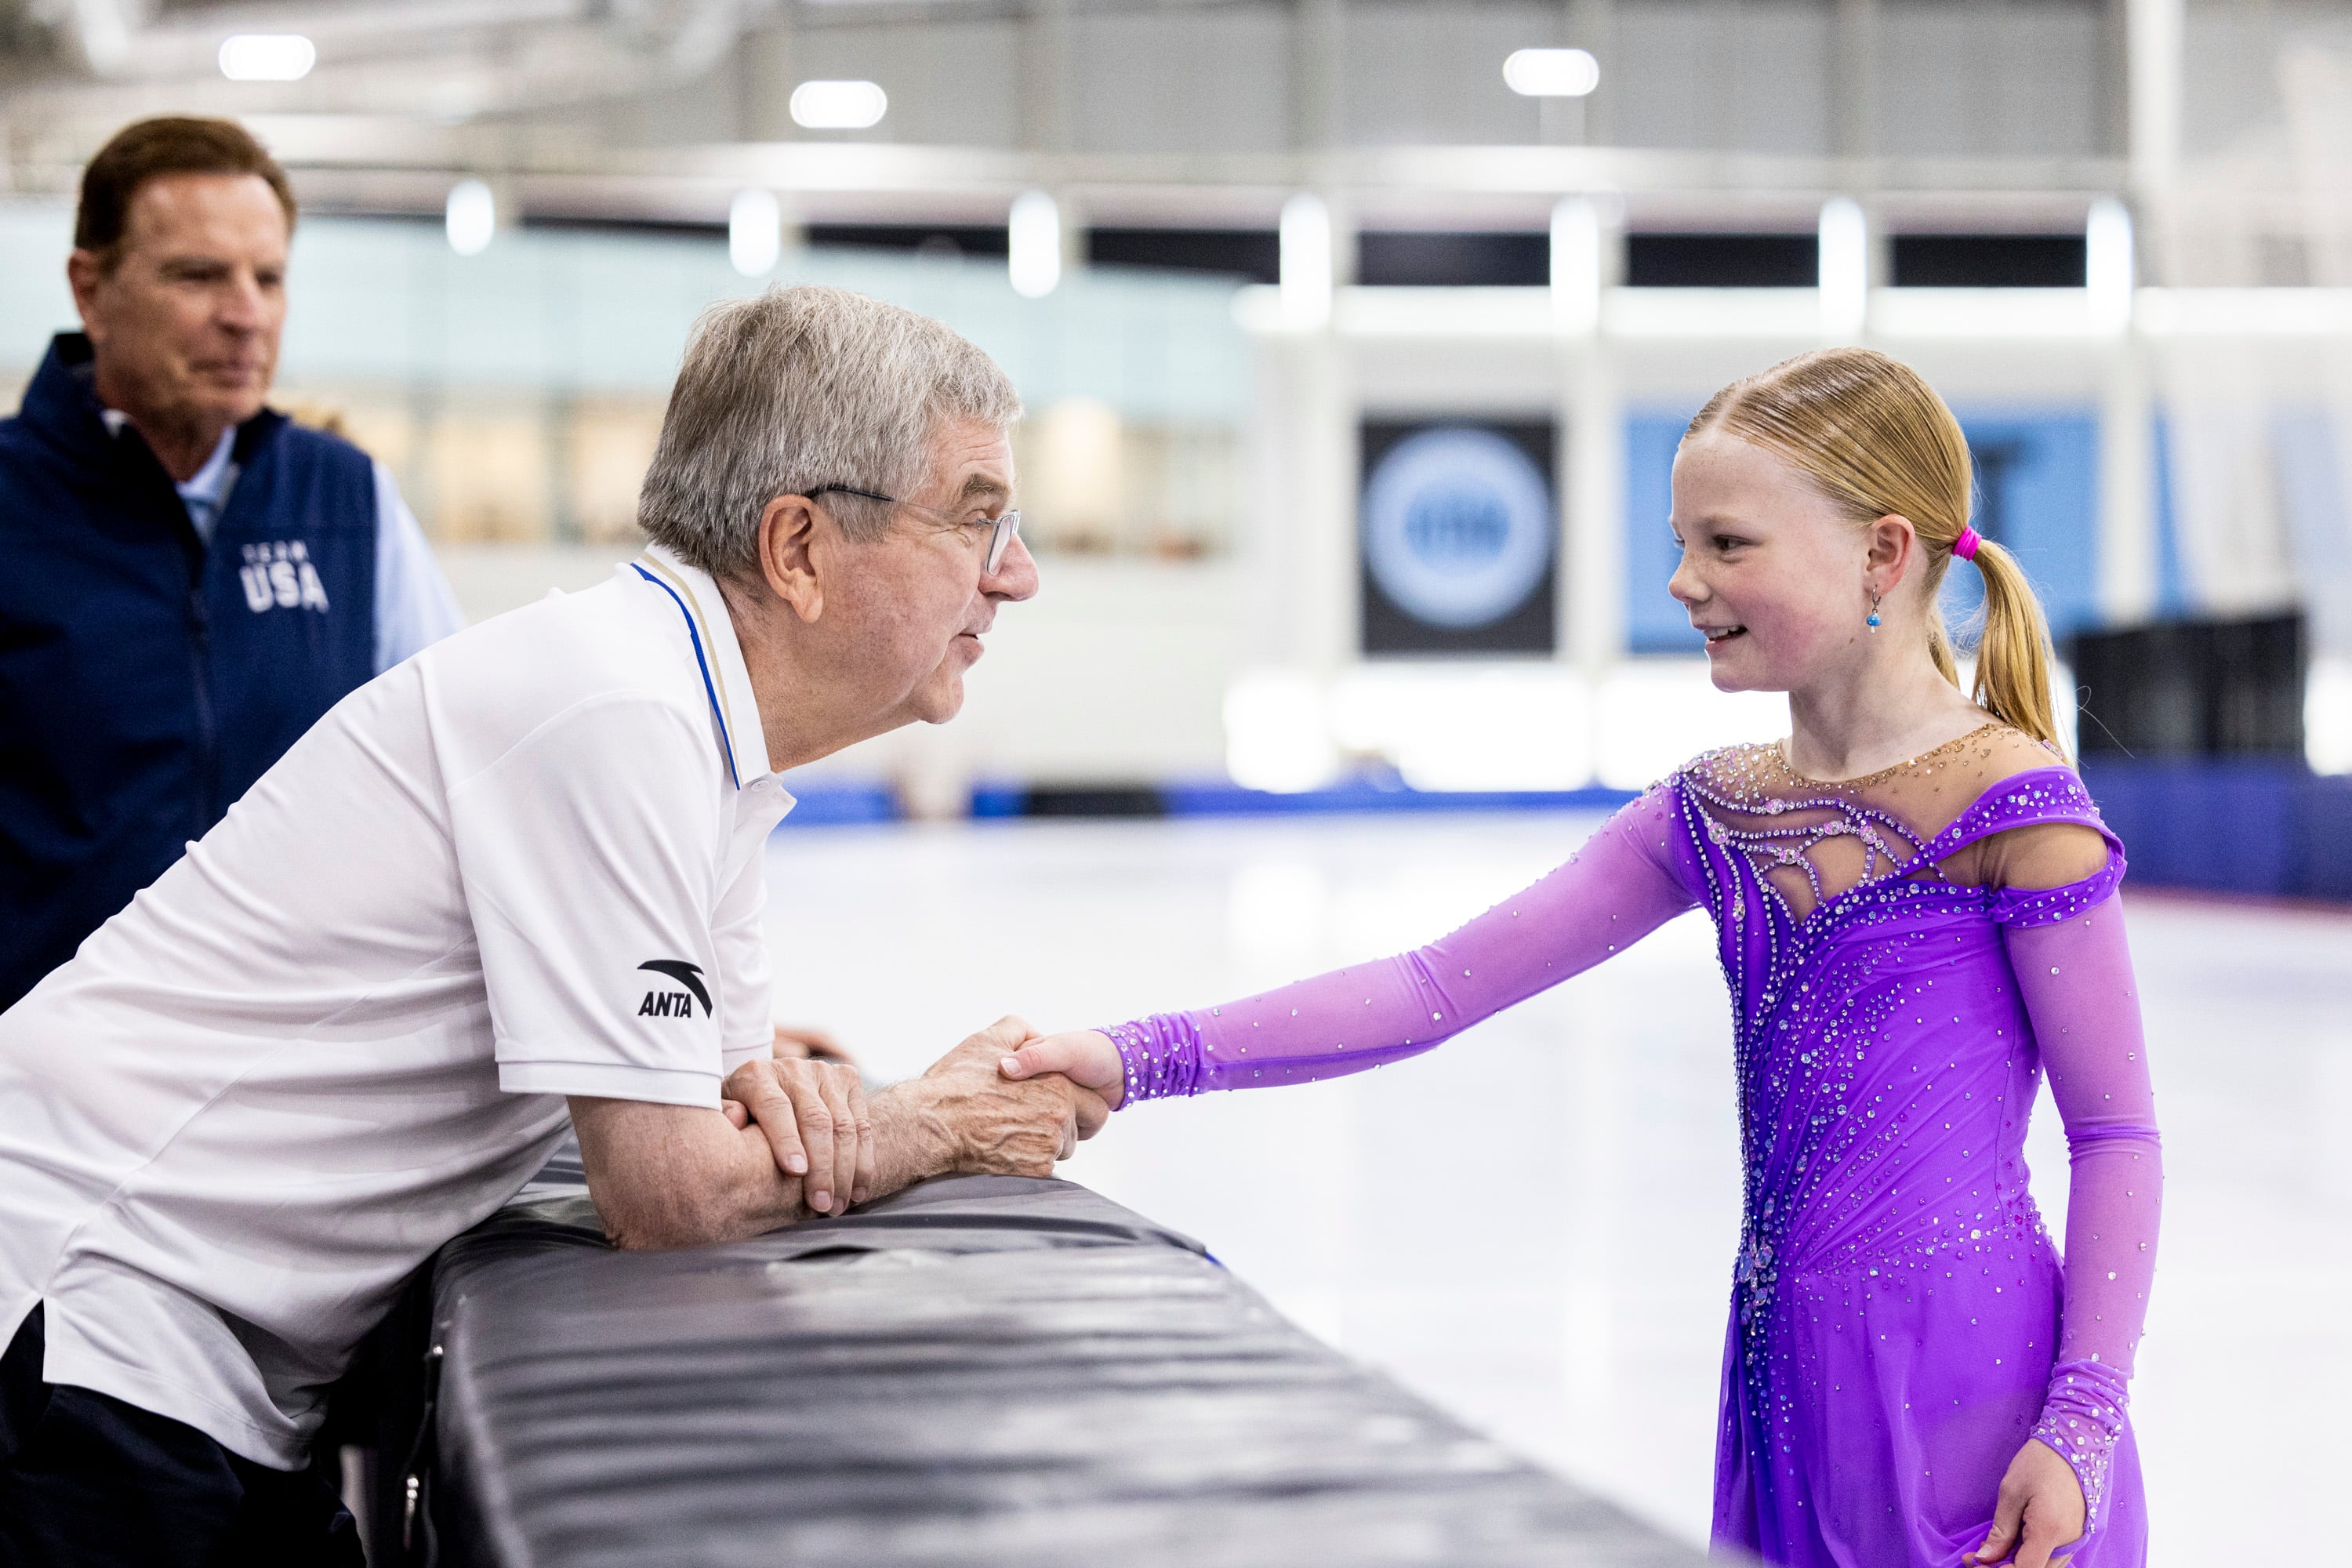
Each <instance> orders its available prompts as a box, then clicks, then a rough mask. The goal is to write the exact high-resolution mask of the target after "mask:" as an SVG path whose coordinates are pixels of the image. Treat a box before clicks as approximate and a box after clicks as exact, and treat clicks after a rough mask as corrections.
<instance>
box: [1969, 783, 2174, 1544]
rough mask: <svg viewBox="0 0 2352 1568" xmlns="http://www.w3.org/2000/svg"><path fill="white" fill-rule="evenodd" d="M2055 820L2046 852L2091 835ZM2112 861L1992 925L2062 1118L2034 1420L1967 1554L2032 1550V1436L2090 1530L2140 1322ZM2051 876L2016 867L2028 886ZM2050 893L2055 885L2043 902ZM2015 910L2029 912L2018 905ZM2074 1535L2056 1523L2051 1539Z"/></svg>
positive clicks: (2147, 1116)
mask: <svg viewBox="0 0 2352 1568" xmlns="http://www.w3.org/2000/svg"><path fill="white" fill-rule="evenodd" d="M2042 831H2052V830H2042ZM2054 831H2055V832H2056V833H2072V834H2076V835H2080V836H2081V837H2080V838H2079V839H2077V840H2076V841H2075V843H2074V845H2073V846H2068V845H2065V844H2063V843H2062V842H2061V841H2059V840H2058V839H2057V838H2055V837H2054V836H2053V839H2052V841H2051V844H2050V847H2049V850H2048V854H2051V855H2060V856H2063V855H2065V854H2067V853H2068V851H2069V849H2070V848H2073V849H2078V850H2079V849H2081V848H2086V847H2087V846H2084V845H2083V844H2082V842H2081V840H2082V839H2088V838H2090V837H2093V835H2091V834H2090V833H2089V831H2088V830H2087V829H2082V828H2074V829H2056V830H2054ZM2101 858H2105V848H2104V846H2102V847H2101ZM2120 871H2121V858H2120V856H2116V857H2115V858H2113V859H2112V860H2110V861H2109V863H2108V864H2107V866H2106V867H2105V868H2104V870H2103V871H2102V872H2100V873H2099V874H2096V875H2095V876H2092V877H2090V878H2086V879H2084V880H2083V881H2080V882H2077V883H2074V884H2072V887H2074V888H2080V889H2084V898H2083V899H2082V900H2080V902H2079V903H2078V902H2076V901H2075V900H2069V899H2066V898H2064V897H2063V895H2064V894H2065V893H2067V892H2068V891H2069V890H2070V889H2069V888H2067V887H2059V888H2055V889H2051V890H2048V891H2037V892H2030V893H2029V892H2027V891H2025V890H2024V889H2018V891H2017V892H2016V893H2015V894H2014V895H2013V899H2014V902H2015V905H2016V908H2017V909H2018V910H2019V911H2021V912H2020V915H2019V918H2017V919H2015V920H2014V921H2011V923H2009V924H2008V926H2007V930H2006V933H2005V935H2006V941H2007V944H2008V948H2009V957H2010V964H2011V968H2012V969H2013V970H2014V971H2015V972H2016V974H2017V984H2018V993H2019V995H2020V997H2021V1000H2022V1001H2023V1002H2024V1004H2025V1008H2026V1012H2027V1015H2028V1016H2030V1017H2031V1018H2032V1022H2033V1035H2034V1039H2035V1040H2036V1042H2037V1043H2038V1044H2039V1046H2040V1047H2041V1051H2042V1065H2043V1067H2044V1068H2046V1069H2047V1070H2048V1072H2049V1075H2050V1092H2051V1097H2052V1099H2053V1100H2055V1101H2056V1102H2057V1106H2058V1114H2059V1116H2060V1118H2061V1119H2062V1120H2063V1121H2064V1122H2065V1125H2066V1144H2067V1151H2068V1163H2069V1171H2070V1175H2069V1181H2068V1187H2067V1192H2068V1197H2067V1205H2066V1257H2065V1264H2066V1269H2065V1310H2064V1314H2063V1319H2062V1321H2061V1324H2060V1331H2059V1341H2058V1352H2057V1361H2056V1364H2055V1365H2054V1366H2053V1368H2052V1370H2051V1378H2050V1388H2049V1393H2048V1394H2047V1396H2046V1399H2045V1402H2044V1404H2043V1405H2042V1419H2041V1422H2040V1424H2039V1425H2038V1426H2035V1428H2034V1431H2033V1437H2032V1440H2031V1441H2030V1442H2029V1443H2028V1445H2027V1448H2028V1452H2026V1453H2024V1454H2021V1455H2020V1456H2019V1459H2018V1462H2017V1464H2016V1465H2013V1466H2012V1467H2011V1474H2010V1478H2009V1479H2008V1480H2007V1481H2004V1483H2003V1485H2002V1488H2001V1497H2000V1500H1999V1501H1998V1503H1997V1512H1996V1515H1995V1519H1994V1526H1993V1532H1992V1536H1991V1537H1990V1538H1989V1539H1988V1540H1987V1542H1985V1544H1984V1546H1982V1547H1980V1548H1979V1550H1978V1552H1977V1553H1976V1554H1975V1556H1974V1560H1975V1561H1978V1562H1981V1563H1999V1562H2002V1561H2005V1560H2006V1559H2007V1552H2009V1551H2011V1550H2013V1551H2015V1552H2016V1554H2017V1555H2016V1561H2017V1562H2019V1563H2026V1562H2028V1561H2030V1560H2031V1559H2032V1552H2030V1551H2029V1547H2030V1546H2032V1545H2035V1544H2038V1543H2035V1542H2032V1541H2031V1537H2032V1534H2033V1531H2032V1521H2033V1512H2034V1504H2033V1501H2032V1500H2031V1499H2030V1498H2029V1497H2028V1496H2027V1495H2026V1494H2027V1492H2028V1491H2029V1490H2031V1487H2030V1486H2029V1485H2028V1484H2027V1481H2026V1476H2027V1474H2028V1473H2029V1472H2036V1473H2040V1474H2043V1475H2047V1474H2049V1473H2050V1471H2049V1468H2048V1466H2047V1463H2046V1460H2042V1459H2037V1458H2035V1457H2034V1456H2033V1455H2032V1452H2031V1450H2032V1448H2033V1447H2034V1445H2036V1444H2039V1445H2041V1446H2042V1447H2046V1448H2048V1449H2051V1450H2053V1451H2055V1452H2056V1453H2057V1455H2058V1456H2059V1457H2060V1458H2063V1459H2064V1460H2065V1461H2066V1465H2067V1467H2068V1468H2071V1470H2072V1471H2073V1473H2074V1480H2075V1482H2076V1483H2078V1484H2079V1486H2080V1488H2081V1491H2082V1498H2081V1511H2080V1514H2079V1515H2078V1516H2076V1518H2074V1519H2070V1520H2068V1521H2066V1522H2067V1523H2070V1524H2074V1525H2075V1526H2076V1530H2079V1531H2081V1532H2083V1533H2088V1532H2089V1531H2095V1530H2096V1529H2097V1528H2098V1525H2099V1521H2100V1517H2101V1512H2102V1504H2103V1503H2104V1501H2105V1489H2106V1477H2107V1468H2108V1464H2109V1462H2110V1460H2111V1458H2113V1455H2114V1452H2115V1447H2116V1441H2117V1440H2118V1439H2119V1438H2120V1437H2121V1436H2122V1434H2123V1426H2124V1411H2125V1408H2126V1405H2127V1403H2128V1397H2129V1395H2128V1389H2129V1383H2130V1378H2131V1374H2132V1358H2133V1353H2134V1352H2135V1351H2137V1348H2138V1345H2139V1339H2140V1332H2141V1329H2142V1327H2143V1325H2144V1324H2145V1323H2146V1321H2147V1292H2148V1287H2149V1284H2150V1282H2151V1281H2152V1280H2153V1279H2154V1278H2155V1274H2156V1233H2157V1219H2158V1210H2159V1208H2160V1207H2161V1205H2162V1199H2163V1186H2164V1164H2163V1151H2162V1149H2161V1146H2160V1145H2159V1143H2158V1138H2157V1129H2156V1099H2155V1093H2154V1090H2153V1089H2152V1088H2151V1087H2150V1084H2149V1081H2148V1070H2147V1045H2146V1042H2145V1041H2144V1040H2143V1038H2142V1037H2141V1031H2140V1011H2139V990H2138V986H2137V984H2135V982H2134V980H2133V978H2132V966H2131V950H2130V947H2129V946H2128V945H2127V944H2126V941H2125V937H2124V917H2123V909H2122V906H2121V905H2120V904H2119V903H2118V902H2117V901H2116V898H2115V897H2114V895H2113V890H2112V889H2113V886H2114V882H2115V879H2116V875H2117V874H2119V873H2120ZM2050 880H2051V879H2046V878H2029V879H2027V887H2031V886H2032V884H2034V883H2042V884H2043V885H2044V886H2045V887H2046V886H2047V885H2048V883H2049V881H2050ZM2011 887H2012V888H2013V889H2014V888H2017V887H2018V884H2017V883H2016V882H2015V881H2012V882H2011ZM2053 892H2054V893H2055V894H2057V895H2060V896H2059V897H2058V898H2057V899H2056V900H2055V901H2054V902H2053ZM2011 897H2012V896H2011V895H2005V901H2006V900H2010V899H2011ZM2028 909H2031V910H2032V913H2024V912H2022V911H2024V910H2028ZM1997 913H1998V911H1997ZM2056 1474H2057V1476H2059V1477H2061V1478H2063V1476H2064V1474H2065V1472H2064V1471H2063V1470H2061V1471H2057V1472H2056ZM2060 1501H2064V1502H2071V1501H2072V1500H2068V1499H2061V1500H2060ZM2049 1506H2050V1505H2049V1504H2046V1503H2045V1504H2044V1508H2045V1510H2046V1509H2047V1508H2048V1507H2049ZM2061 1511H2068V1510H2061ZM2075 1532H2076V1531H2075V1530H2067V1531H2064V1532H2063V1533H2061V1534H2059V1535H2058V1537H2057V1539H2056V1541H2055V1542H2053V1543H2052V1544H2056V1545H2063V1543H2064V1542H2065V1541H2067V1540H2070V1539H2072V1538H2073V1536H2074V1533H2075Z"/></svg>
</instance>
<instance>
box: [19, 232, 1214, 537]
mask: <svg viewBox="0 0 2352 1568" xmlns="http://www.w3.org/2000/svg"><path fill="white" fill-rule="evenodd" d="M70 232H71V216H70V214H69V213H68V210H67V209H65V208H64V207H63V206H61V205H16V206H8V207H0V280H5V286H0V367H5V368H6V370H7V371H8V372H9V373H10V374H9V375H8V379H9V381H10V382H11V383H12V384H14V385H18V386H21V384H22V382H23V378H24V376H25V375H26V374H29V373H30V371H31V369H32V367H33V364H34V363H36V361H37V358H38V356H39V354H40V353H41V352H42V349H43V347H44V346H45V344H46V342H47V338H48V335H49V333H51V332H52V331H57V330H58V329H60V328H65V327H70V326H71V325H72V324H73V322H74V314H73V305H72V300H71V297H70V296H69V295H68V292H67V290H66V287H65V281H64V268H65V257H66V253H67V251H68V248H69V247H70V243H71V242H70ZM776 282H819V283H830V284H836V285H839V286H841V287H844V288H849V289H858V290H861V291H862V292H866V293H869V294H873V295H876V296H877V297H879V298H882V299H886V300H893V301H895V302H897V303H900V304H903V305H906V306H908V308H910V309H913V310H921V311H923V312H924V313H926V314H928V315H933V316H937V317H939V318H940V319H941V320H943V321H947V322H948V323H949V324H950V326H953V327H954V328H956V329H957V330H958V331H961V332H963V333H964V334H965V335H966V336H968V337H970V338H971V339H972V341H973V342H977V343H979V344H980V345H981V346H982V348H984V349H986V350H987V351H988V352H989V353H991V354H992V355H993V356H994V357H995V359H996V360H997V362H998V363H1001V364H1003V366H1004V367H1005V369H1006V371H1007V372H1008V373H1009V374H1011V375H1012V376H1013V382H1014V384H1015V385H1016V386H1018V387H1019V389H1020V391H1021V395H1022V397H1023V399H1024V402H1025V403H1026V404H1027V405H1028V408H1029V413H1030V417H1029V418H1028V419H1027V420H1026V421H1025V422H1024V425H1023V426H1022V427H1021V429H1020V431H1019V432H1018V436H1017V441H1016V458H1017V460H1018V462H1019V465H1020V468H1021V469H1022V471H1023V474H1024V498H1023V504H1024V510H1025V512H1026V513H1027V515H1028V516H1029V518H1030V519H1031V523H1030V526H1029V528H1028V529H1027V531H1026V534H1025V536H1026V537H1028V538H1030V539H1031V540H1032V541H1033V542H1034V544H1035V545H1036V546H1037V548H1039V549H1040V550H1042V551H1047V552H1052V551H1066V552H1087V553H1093V554H1118V555H1129V556H1138V557H1145V558H1156V559H1177V560H1182V559H1192V558H1197V557H1202V556H1207V555H1214V554H1217V553H1220V552H1223V551H1224V550H1226V549H1227V548H1228V547H1229V546H1230V544H1231V542H1232V540H1233V537H1234V516H1235V510H1236V506H1237V504H1238V472H1239V468H1240V458H1239V447H1240V442H1241V437H1242V431H1243V429H1244V425H1245V423H1246V421H1247V418H1248V416H1249V410H1250V399H1251V387H1252V379H1251V378H1252V360H1251V348H1250V343H1249V340H1248V339H1247V337H1246V336H1245V335H1244V333H1243V331H1241V329H1240V328H1239V327H1237V326H1236V325H1235V324H1234V318H1233V312H1232V308H1231V307H1232V295H1233V288H1232V286H1231V285H1230V284H1226V283H1221V282H1218V281H1216V280H1213V279H1193V278H1185V277H1181V276H1157V275H1143V274H1137V273H1133V272H1119V273H1087V272H1080V273H1077V274H1076V275H1075V276H1072V277H1071V278H1069V279H1066V281H1065V282H1064V283H1063V284H1062V286H1061V287H1060V288H1059V289H1056V290H1055V292H1054V293H1052V294H1051V295H1048V296H1047V297H1046V298H1045V299H1042V300H1026V299H1023V298H1022V297H1020V296H1019V295H1017V294H1015V293H1014V292H1013V289H1012V288H1011V286H1010V285H1009V283H1008V282H1007V281H1006V279H1005V274H1004V267H1003V263H1002V262H1001V261H992V260H987V259H979V258H960V257H940V256H929V255H919V254H907V253H895V252H884V251H874V252H864V251H852V250H833V249H824V250H804V251H802V252H799V253H798V254H796V255H793V256H789V257H787V258H785V260H784V261H783V262H782V263H781V264H780V265H779V267H778V268H777V270H776V272H775V273H774V274H773V276H772V277H771V278H762V279H746V278H742V277H739V276H738V275H737V274H736V273H735V271H734V270H733V268H731V267H730V264H729V261H728V255H727V245H726V241H725V238H724V237H723V236H719V235H715V234H714V235H711V236H708V237H705V236H701V235H642V234H627V233H614V232H606V231H593V230H574V229H531V228H525V229H522V230H520V231H509V232H505V233H501V234H500V235H499V236H498V237H497V239H496V240H495V242H494V243H493V244H492V245H491V246H490V247H489V248H488V250H486V251H484V252H483V253H482V254H480V255H478V256H473V257H460V256H458V255H457V254H456V253H455V252H453V251H452V250H451V249H450V248H449V246H448V244H447V242H446V239H445V238H444V237H443V234H442V231H441V228H440V226H438V225H435V224H425V223H417V222H409V221H400V220H376V219H359V218H334V217H322V218H311V219H308V220H306V221H305V222H304V223H303V224H302V225H301V227H300V229H299V232H298V234H297V236H296V239H295V247H294V258H293V269H292V276H291V300H292V302H291V307H290V310H289V316H288V321H287V328H286V338H285V348H284V357H283V360H282V362H281V363H280V367H279V376H278V395H277V396H276V398H275V401H276V402H277V403H278V405H280V406H282V407H285V408H287V409H288V410H289V412H293V413H295V414H297V415H298V416H301V417H306V418H309V419H311V420H314V421H317V422H320V423H325V424H330V425H331V426H335V427H337V428H339V429H340V430H341V431H342V432H343V433H344V434H346V435H348V436H349V437H351V438H352V440H354V441H356V442H357V443H358V444H359V445H360V446H362V447H365V448H366V449H367V450H369V451H370V452H372V453H373V454H374V455H375V456H377V457H378V458H382V459H383V461H384V462H385V463H387V464H388V465H390V466H391V468H393V469H394V472H395V473H396V474H397V475H398V476H399V478H400V481H401V485H402V488H403V489H404V491H405V493H406V494H407V495H408V497H409V500H410V502H411V504H412V505H413V506H415V509H416V511H417V515H418V516H419V517H420V518H421V519H422V520H423V521H424V522H425V527H426V529H427V531H429V532H430V533H431V534H432V535H433V536H434V537H435V538H436V540H438V541H442V542H451V543H459V542H466V543H473V542H505V543H549V542H583V543H604V542H612V543H618V542H625V541H627V540H629V539H632V538H634V537H635V503H636V489H637V482H638V479H639V478H640V476H641V475H642V474H643V472H644V470H645V466H646V461H647V459H648V458H650V457H651V455H652V451H653V445H654V439H655V437H656V433H657V432H658V430H659V429H660V426H661V415H662V408H663V404H664V401H665V399H666V398H667V395H668V391H669V384H670V380H671V377H672V375H673V374H675V372H676V369H677V361H678V357H679V353H680V351H681V350H682V349H683V347H684V345H685V342H686V339H687V335H688V331H690V330H691V328H692V326H693V322H694V320H695V318H696V316H697V315H698V314H699V313H700V312H701V310H703V309H704V308H705V307H707V306H709V304H711V303H712V302H714V301H716V300H724V299H729V298H735V297H740V296H742V295H745V294H749V293H751V292H754V291H756V290H757V289H761V288H764V287H767V286H769V285H770V284H772V283H776Z"/></svg>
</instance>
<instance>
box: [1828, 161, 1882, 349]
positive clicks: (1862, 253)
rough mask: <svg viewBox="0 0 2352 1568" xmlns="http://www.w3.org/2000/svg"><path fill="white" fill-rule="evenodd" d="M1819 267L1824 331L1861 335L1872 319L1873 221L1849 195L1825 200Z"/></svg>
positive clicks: (1835, 334)
mask: <svg viewBox="0 0 2352 1568" xmlns="http://www.w3.org/2000/svg"><path fill="white" fill-rule="evenodd" d="M1820 267H1821V273H1820V282H1821V301H1822V331H1824V332H1826V333H1827V334H1828V335H1829V336H1831V337H1832V338H1836V339H1846V338H1855V337H1859V336H1861V335H1862V329H1863V327H1864V324H1865V323H1866V322H1867V321H1869V319H1870V221H1869V220H1868V219H1867V218H1865V217H1864V216H1863V213H1862V204H1860V203H1859V202H1856V201H1854V200H1853V198H1852V197H1850V196H1832V197H1831V198H1830V199H1829V200H1828V201H1825V202H1823V203H1822V226H1821V260H1820Z"/></svg>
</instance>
